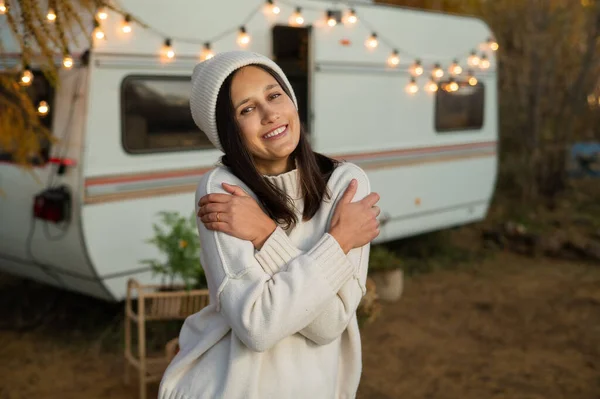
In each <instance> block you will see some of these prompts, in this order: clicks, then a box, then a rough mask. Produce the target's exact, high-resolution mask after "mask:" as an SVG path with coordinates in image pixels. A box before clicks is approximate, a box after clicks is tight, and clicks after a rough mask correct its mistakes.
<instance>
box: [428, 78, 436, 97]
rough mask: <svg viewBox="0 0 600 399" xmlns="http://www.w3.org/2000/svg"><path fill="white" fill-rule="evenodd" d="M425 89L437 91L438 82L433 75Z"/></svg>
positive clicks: (432, 91)
mask: <svg viewBox="0 0 600 399" xmlns="http://www.w3.org/2000/svg"><path fill="white" fill-rule="evenodd" d="M425 90H427V91H428V92H430V93H435V92H436V91H438V84H437V83H436V82H435V80H434V79H433V77H431V78H430V79H429V82H427V85H426V86H425Z"/></svg>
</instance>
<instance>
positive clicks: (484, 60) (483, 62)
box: [479, 54, 491, 69]
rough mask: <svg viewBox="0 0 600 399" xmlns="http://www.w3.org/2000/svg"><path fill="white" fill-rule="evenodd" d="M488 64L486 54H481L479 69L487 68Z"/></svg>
mask: <svg viewBox="0 0 600 399" xmlns="http://www.w3.org/2000/svg"><path fill="white" fill-rule="evenodd" d="M490 65H491V64H490V60H489V59H488V57H487V55H485V54H483V55H482V56H481V61H480V62H479V67H480V68H481V69H488V68H489V67H490Z"/></svg>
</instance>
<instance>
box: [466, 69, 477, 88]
mask: <svg viewBox="0 0 600 399" xmlns="http://www.w3.org/2000/svg"><path fill="white" fill-rule="evenodd" d="M467 82H469V85H471V86H476V85H477V78H476V77H475V75H474V74H473V71H472V70H469V71H467Z"/></svg>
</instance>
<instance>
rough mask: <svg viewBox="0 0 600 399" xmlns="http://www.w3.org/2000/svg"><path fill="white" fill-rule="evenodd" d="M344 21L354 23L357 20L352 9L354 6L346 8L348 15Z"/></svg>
mask: <svg viewBox="0 0 600 399" xmlns="http://www.w3.org/2000/svg"><path fill="white" fill-rule="evenodd" d="M346 22H348V23H349V24H355V23H356V22H358V17H357V16H356V12H355V11H354V8H351V9H350V10H348V15H347V16H346Z"/></svg>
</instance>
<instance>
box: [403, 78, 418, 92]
mask: <svg viewBox="0 0 600 399" xmlns="http://www.w3.org/2000/svg"><path fill="white" fill-rule="evenodd" d="M418 91H419V85H417V81H416V80H415V78H410V83H409V84H407V85H406V92H407V93H409V94H415V93H416V92H418Z"/></svg>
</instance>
